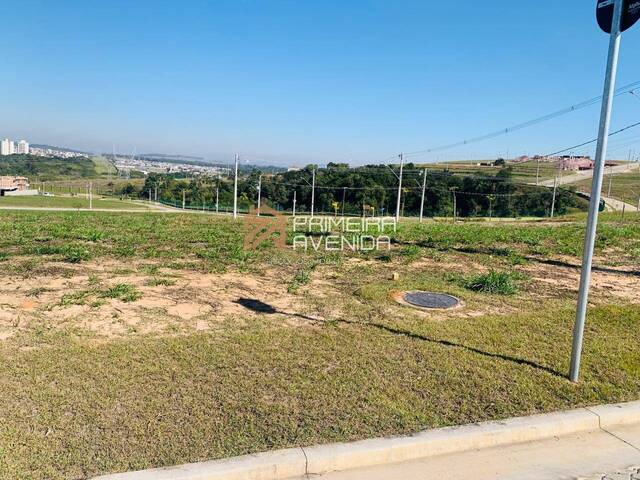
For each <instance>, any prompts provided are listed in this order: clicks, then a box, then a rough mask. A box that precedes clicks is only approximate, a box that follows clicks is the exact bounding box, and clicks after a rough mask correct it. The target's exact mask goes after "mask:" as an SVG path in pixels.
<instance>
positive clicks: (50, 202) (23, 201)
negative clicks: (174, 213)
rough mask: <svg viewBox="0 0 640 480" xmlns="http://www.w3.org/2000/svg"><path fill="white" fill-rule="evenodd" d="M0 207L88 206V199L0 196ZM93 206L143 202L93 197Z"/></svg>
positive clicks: (119, 206) (140, 205) (139, 205)
mask: <svg viewBox="0 0 640 480" xmlns="http://www.w3.org/2000/svg"><path fill="white" fill-rule="evenodd" d="M0 207H42V208H89V199H88V198H86V197H85V196H82V197H70V196H57V195H56V196H51V197H49V196H43V195H37V196H24V197H21V196H16V197H10V196H9V197H0ZM93 208H108V209H130V208H134V209H145V208H147V207H146V206H145V205H144V204H143V203H138V202H131V201H128V200H127V201H125V200H118V199H114V198H99V197H94V199H93Z"/></svg>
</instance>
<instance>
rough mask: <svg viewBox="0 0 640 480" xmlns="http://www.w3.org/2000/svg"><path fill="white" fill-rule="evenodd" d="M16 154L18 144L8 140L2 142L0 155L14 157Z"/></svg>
mask: <svg viewBox="0 0 640 480" xmlns="http://www.w3.org/2000/svg"><path fill="white" fill-rule="evenodd" d="M14 153H16V144H15V143H13V142H12V141H11V140H9V139H8V138H5V139H4V140H2V143H1V144H0V155H13V154H14Z"/></svg>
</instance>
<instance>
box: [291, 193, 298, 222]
mask: <svg viewBox="0 0 640 480" xmlns="http://www.w3.org/2000/svg"><path fill="white" fill-rule="evenodd" d="M297 193H298V192H297V191H296V190H294V191H293V209H292V214H293V217H295V216H296V201H297V200H296V194H297Z"/></svg>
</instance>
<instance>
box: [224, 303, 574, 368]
mask: <svg viewBox="0 0 640 480" xmlns="http://www.w3.org/2000/svg"><path fill="white" fill-rule="evenodd" d="M235 303H237V304H238V305H242V306H243V307H245V308H246V309H248V310H251V311H253V312H256V313H264V314H267V315H274V314H280V315H287V316H289V317H297V318H302V319H304V320H308V321H311V322H318V323H336V322H337V323H344V324H346V325H356V326H360V327H369V328H375V329H378V330H382V331H384V332H387V333H391V334H393V335H398V336H403V337H407V338H411V339H414V340H420V341H423V342H429V343H433V344H436V345H441V346H444V347H449V348H459V349H462V350H466V351H467V352H471V353H474V354H477V355H482V356H484V357H488V358H497V359H500V360H505V361H507V362H512V363H515V364H517V365H526V366H528V367H531V368H535V369H536V370H540V371H543V372H545V373H550V374H551V375H554V376H557V377H561V378H565V379H566V378H567V376H566V375H564V374H562V373H560V372H558V371H557V370H554V369H553V368H550V367H545V366H544V365H540V364H539V363H536V362H533V361H531V360H527V359H524V358H518V357H513V356H511V355H505V354H502V353H493V352H486V351H484V350H480V349H479V348H475V347H469V346H467V345H464V344H462V343H456V342H451V341H449V340H441V339H435V338H430V337H427V336H426V335H422V334H418V333H414V332H410V331H408V330H402V329H399V328H395V327H390V326H387V325H383V324H380V323H364V322H354V321H352V320H345V319H343V318H340V319H335V320H325V319H322V318H316V317H310V316H308V315H303V314H301V313H290V312H285V311H282V310H278V309H277V308H275V307H274V306H272V305H269V304H268V303H265V302H263V301H261V300H257V299H254V298H239V299H237V300H235Z"/></svg>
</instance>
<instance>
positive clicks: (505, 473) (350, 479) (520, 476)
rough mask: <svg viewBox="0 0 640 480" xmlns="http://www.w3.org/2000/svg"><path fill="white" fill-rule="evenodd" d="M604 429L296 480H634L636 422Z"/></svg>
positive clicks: (639, 464) (638, 462)
mask: <svg viewBox="0 0 640 480" xmlns="http://www.w3.org/2000/svg"><path fill="white" fill-rule="evenodd" d="M607 430H608V431H607V432H605V431H604V430H598V431H594V432H588V433H582V434H575V435H568V436H565V437H560V438H557V437H556V438H553V439H549V440H542V441H537V442H530V443H524V444H519V445H512V446H508V447H497V448H489V449H484V450H475V451H469V452H462V453H455V454H449V455H442V456H439V457H432V458H427V459H423V460H415V461H411V462H405V463H398V464H392V465H384V466H378V467H369V468H362V469H356V470H347V471H343V472H336V473H329V474H325V475H312V476H308V477H299V480H302V479H307V478H314V479H318V480H365V479H366V480H395V479H398V480H441V479H447V480H463V479H464V480H469V479H473V480H561V479H562V480H564V479H589V480H592V479H593V480H595V479H598V480H600V479H603V478H604V479H606V480H609V479H611V480H640V473H638V470H639V469H640V425H634V426H630V427H617V428H609V429H607ZM630 467H634V468H633V469H630Z"/></svg>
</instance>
